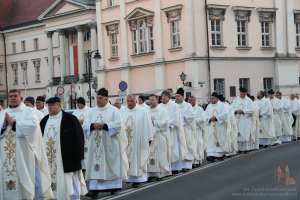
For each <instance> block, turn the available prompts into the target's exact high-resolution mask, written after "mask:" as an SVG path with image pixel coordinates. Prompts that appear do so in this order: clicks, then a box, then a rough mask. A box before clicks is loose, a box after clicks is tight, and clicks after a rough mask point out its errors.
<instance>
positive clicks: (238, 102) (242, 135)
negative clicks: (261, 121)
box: [231, 97, 254, 151]
mask: <svg viewBox="0 0 300 200" xmlns="http://www.w3.org/2000/svg"><path fill="white" fill-rule="evenodd" d="M231 107H232V111H233V112H234V113H236V111H237V110H242V111H243V114H235V118H236V124H237V130H238V137H237V142H238V149H239V150H240V151H249V150H251V135H252V132H251V127H252V113H253V109H254V108H253V103H252V100H251V99H250V98H249V97H245V98H241V97H237V98H236V99H235V100H234V101H233V103H232V105H231Z"/></svg>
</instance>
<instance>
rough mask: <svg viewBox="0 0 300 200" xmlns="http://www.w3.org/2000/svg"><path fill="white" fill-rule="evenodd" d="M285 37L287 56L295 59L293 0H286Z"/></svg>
mask: <svg viewBox="0 0 300 200" xmlns="http://www.w3.org/2000/svg"><path fill="white" fill-rule="evenodd" d="M276 20H277V19H276ZM286 36H287V56H288V57H297V55H296V52H295V24H294V0H286Z"/></svg>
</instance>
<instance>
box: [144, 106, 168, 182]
mask: <svg viewBox="0 0 300 200" xmlns="http://www.w3.org/2000/svg"><path fill="white" fill-rule="evenodd" d="M149 116H150V118H151V119H152V122H153V127H154V129H155V133H154V135H153V140H152V143H151V146H150V156H149V163H148V177H158V178H161V177H164V176H170V175H172V171H171V158H170V154H171V146H170V130H169V116H168V113H167V111H166V110H165V109H164V108H162V107H161V106H160V105H157V106H156V107H155V108H150V110H149Z"/></svg>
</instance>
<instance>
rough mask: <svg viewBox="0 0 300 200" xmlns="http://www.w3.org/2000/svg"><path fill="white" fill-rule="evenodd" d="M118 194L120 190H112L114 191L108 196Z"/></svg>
mask: <svg viewBox="0 0 300 200" xmlns="http://www.w3.org/2000/svg"><path fill="white" fill-rule="evenodd" d="M120 192H121V190H119V189H114V190H111V192H110V194H111V195H117V194H119V193H120Z"/></svg>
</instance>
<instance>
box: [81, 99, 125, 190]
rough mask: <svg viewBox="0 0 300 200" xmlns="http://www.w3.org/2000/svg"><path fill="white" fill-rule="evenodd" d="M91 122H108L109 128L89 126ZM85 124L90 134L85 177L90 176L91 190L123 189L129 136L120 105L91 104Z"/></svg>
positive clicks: (88, 178)
mask: <svg viewBox="0 0 300 200" xmlns="http://www.w3.org/2000/svg"><path fill="white" fill-rule="evenodd" d="M92 123H105V124H107V126H108V131H106V130H96V129H95V130H93V131H91V130H90V126H91V124H92ZM83 128H84V129H85V130H86V132H87V134H88V135H89V136H90V144H89V151H88V158H87V168H86V175H85V179H86V180H87V181H88V180H90V190H107V189H121V188H122V180H123V181H125V180H127V171H128V160H127V155H126V147H127V144H128V143H127V137H126V134H125V130H124V123H123V120H122V116H121V114H120V112H119V110H118V108H116V107H114V106H112V105H110V104H109V103H107V104H106V105H105V106H104V107H102V108H100V107H95V108H92V109H91V111H90V114H89V115H88V116H87V118H86V120H85V122H84V125H83Z"/></svg>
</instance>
